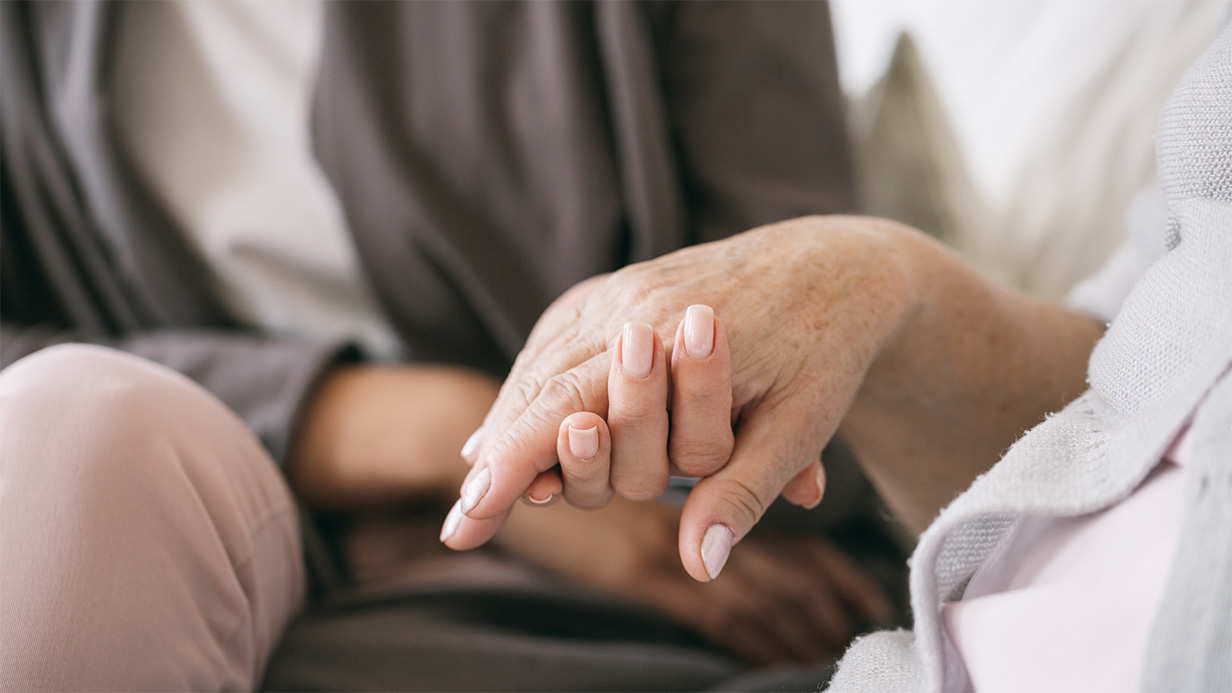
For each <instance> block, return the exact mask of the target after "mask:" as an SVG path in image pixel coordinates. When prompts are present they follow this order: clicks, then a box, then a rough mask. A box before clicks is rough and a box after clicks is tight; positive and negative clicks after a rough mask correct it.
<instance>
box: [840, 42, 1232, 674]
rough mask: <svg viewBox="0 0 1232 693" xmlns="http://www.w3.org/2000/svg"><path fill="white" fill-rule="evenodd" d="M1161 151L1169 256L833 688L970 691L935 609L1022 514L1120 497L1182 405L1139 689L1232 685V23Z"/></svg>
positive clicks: (938, 524) (958, 503) (958, 507)
mask: <svg viewBox="0 0 1232 693" xmlns="http://www.w3.org/2000/svg"><path fill="white" fill-rule="evenodd" d="M1157 151H1158V160H1159V174H1160V179H1161V182H1162V184H1163V188H1164V193H1165V196H1166V197H1167V202H1168V226H1167V228H1166V229H1161V232H1162V233H1161V242H1162V243H1163V244H1164V245H1165V248H1166V249H1167V252H1165V253H1164V254H1163V256H1162V257H1161V258H1160V259H1159V260H1158V261H1157V262H1156V263H1155V264H1154V265H1152V266H1151V268H1150V269H1149V270H1148V271H1147V273H1146V274H1145V275H1144V276H1143V277H1142V279H1141V280H1139V282H1138V283H1137V284H1136V285H1135V287H1134V289H1133V291H1132V292H1131V293H1130V295H1129V296H1128V298H1126V300H1125V302H1124V304H1123V305H1122V306H1121V310H1120V312H1119V313H1118V314H1117V316H1116V318H1115V319H1114V320H1113V321H1112V323H1111V324H1110V326H1109V329H1108V332H1107V334H1106V335H1105V336H1104V338H1103V339H1102V340H1101V341H1100V343H1099V345H1098V346H1097V347H1096V349H1095V351H1094V353H1093V354H1092V355H1091V361H1090V364H1089V368H1088V382H1089V384H1090V387H1091V389H1090V390H1088V391H1087V392H1086V393H1085V394H1083V395H1082V396H1081V397H1079V398H1078V399H1077V400H1076V401H1074V402H1073V403H1071V404H1070V405H1069V406H1067V407H1066V408H1065V409H1064V410H1062V411H1060V412H1058V413H1057V414H1054V415H1052V416H1050V417H1049V418H1048V419H1047V420H1046V421H1045V422H1044V423H1042V424H1040V425H1039V426H1037V427H1035V428H1034V429H1032V430H1031V431H1030V432H1028V433H1027V434H1026V435H1025V436H1024V437H1023V438H1022V439H1021V440H1019V441H1018V442H1017V443H1016V444H1015V445H1014V446H1013V447H1012V448H1010V450H1009V451H1008V452H1007V453H1006V455H1005V457H1004V458H1003V459H1002V460H1001V462H1000V463H998V464H997V465H996V466H995V467H994V468H993V469H992V470H991V471H989V472H988V473H987V474H984V475H983V476H981V477H980V478H979V479H977V480H976V481H975V483H973V484H972V485H971V488H970V489H968V490H967V491H966V492H965V493H964V494H963V495H961V496H960V497H959V498H958V499H956V500H955V501H954V502H953V503H952V504H951V505H950V506H949V507H947V508H946V509H945V510H944V511H943V512H942V513H941V514H940V516H938V517H937V519H936V521H934V522H933V524H932V526H931V527H930V528H929V529H928V530H927V531H926V532H925V533H924V534H923V536H922V537H921V538H920V543H919V546H918V547H917V549H916V551H915V554H914V555H913V556H912V559H911V595H912V608H913V611H914V613H915V628H914V631H895V632H883V633H875V634H873V635H869V636H867V637H864V638H861V639H859V640H857V641H856V642H855V643H853V644H852V646H851V648H850V649H849V650H848V652H847V654H846V656H844V657H843V660H842V662H841V663H840V664H839V668H838V671H837V672H836V674H835V676H834V678H833V680H832V681H831V684H830V689H829V690H831V691H835V692H845V691H932V690H954V689H959V688H965V687H967V686H968V685H969V683H968V678H967V675H966V671H965V669H964V668H963V665H962V662H961V660H960V658H959V657H958V656H957V655H956V654H955V653H954V651H953V649H952V648H950V647H949V646H948V645H947V642H946V639H945V636H944V635H943V633H942V626H941V619H940V610H941V607H942V605H943V604H945V603H946V602H949V601H954V600H958V599H961V598H962V594H963V591H964V589H965V588H966V585H967V582H968V581H969V580H970V579H971V576H972V575H973V574H974V573H975V571H976V570H977V569H978V568H979V567H980V566H981V565H982V563H983V562H984V561H985V560H988V559H989V557H990V556H992V555H995V554H994V552H995V549H996V548H997V547H998V546H999V545H1000V544H1001V543H1002V542H1005V541H1008V540H1010V539H1011V538H1012V536H1013V533H1014V532H1015V530H1016V527H1017V526H1018V524H1019V521H1020V519H1021V518H1022V517H1023V516H1025V515H1034V516H1053V517H1069V516H1075V515H1082V514H1086V513H1091V512H1096V511H1099V510H1102V509H1104V508H1107V507H1109V506H1111V505H1113V504H1115V503H1117V502H1119V501H1121V500H1122V499H1124V498H1125V497H1127V496H1128V495H1129V494H1130V493H1132V492H1133V491H1134V490H1135V488H1136V487H1137V486H1138V485H1139V484H1140V483H1141V482H1142V481H1143V479H1145V478H1146V476H1147V474H1148V473H1149V472H1150V471H1151V469H1152V468H1154V466H1155V465H1156V464H1157V463H1158V462H1159V460H1160V459H1161V458H1162V457H1163V455H1164V452H1165V451H1166V449H1167V448H1168V446H1169V445H1170V443H1171V442H1172V440H1173V438H1174V437H1175V436H1176V435H1177V434H1178V432H1179V431H1180V430H1181V428H1182V426H1183V425H1184V424H1185V422H1186V421H1187V420H1189V419H1190V417H1191V415H1192V417H1193V418H1192V424H1191V429H1190V436H1191V437H1192V440H1193V456H1192V461H1191V462H1189V463H1187V465H1186V472H1185V473H1186V490H1185V494H1186V498H1185V516H1184V519H1183V522H1182V527H1181V535H1180V539H1179V542H1178V547H1177V551H1176V556H1175V559H1174V562H1173V565H1172V568H1171V570H1170V575H1169V579H1168V584H1167V588H1166V591H1165V594H1164V597H1163V600H1162V603H1161V605H1160V607H1159V610H1158V612H1157V613H1156V616H1155V619H1154V623H1153V626H1152V631H1151V637H1150V641H1149V644H1148V648H1147V656H1146V660H1145V662H1144V665H1143V670H1142V687H1143V689H1144V690H1173V691H1179V690H1185V691H1208V690H1232V375H1228V376H1224V374H1225V373H1226V372H1227V371H1228V369H1229V367H1230V366H1232V26H1229V27H1225V29H1224V31H1223V32H1222V34H1221V35H1220V36H1219V38H1218V39H1216V41H1215V43H1214V44H1213V45H1212V46H1211V48H1210V49H1209V50H1208V51H1207V52H1206V54H1205V55H1204V56H1203V57H1202V58H1201V59H1200V60H1199V61H1198V62H1197V64H1195V65H1194V66H1193V67H1192V68H1190V70H1189V72H1188V73H1187V74H1186V76H1185V79H1184V80H1183V81H1182V83H1181V85H1180V86H1179V87H1178V88H1177V90H1176V92H1175V93H1174V94H1173V96H1172V98H1171V100H1170V101H1169V104H1168V106H1167V108H1166V109H1165V111H1164V115H1163V118H1162V120H1161V121H1160V125H1159V132H1158V139H1157ZM1221 376H1223V377H1221ZM1110 569H1115V568H1114V567H1110ZM1113 665H1114V666H1125V665H1133V666H1137V665H1138V663H1115V664H1113Z"/></svg>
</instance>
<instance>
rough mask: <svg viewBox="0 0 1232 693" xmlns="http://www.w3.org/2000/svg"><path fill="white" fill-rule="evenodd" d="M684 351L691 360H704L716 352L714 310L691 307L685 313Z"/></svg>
mask: <svg viewBox="0 0 1232 693" xmlns="http://www.w3.org/2000/svg"><path fill="white" fill-rule="evenodd" d="M684 350H685V353H687V354H688V355H689V357H690V358H695V359H704V358H707V357H709V356H710V353H711V352H713V351H714V310H713V309H711V308H710V306H703V305H700V304H699V305H696V306H689V309H688V310H687V311H685V313H684Z"/></svg>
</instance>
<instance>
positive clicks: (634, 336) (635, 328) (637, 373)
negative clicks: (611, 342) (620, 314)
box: [620, 322, 654, 378]
mask: <svg viewBox="0 0 1232 693" xmlns="http://www.w3.org/2000/svg"><path fill="white" fill-rule="evenodd" d="M653 364H654V329H653V328H651V327H650V325H647V324H646V323H644V322H627V323H625V330H624V334H623V335H621V337H620V367H621V369H623V370H624V372H625V375H627V376H629V377H630V378H645V377H646V376H648V375H650V368H651V366H652V365H653Z"/></svg>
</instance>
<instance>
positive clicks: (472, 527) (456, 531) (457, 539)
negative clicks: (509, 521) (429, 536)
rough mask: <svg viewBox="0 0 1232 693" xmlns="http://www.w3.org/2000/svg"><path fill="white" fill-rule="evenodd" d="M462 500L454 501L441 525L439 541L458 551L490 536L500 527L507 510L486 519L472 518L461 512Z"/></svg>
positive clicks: (507, 513) (482, 541)
mask: <svg viewBox="0 0 1232 693" xmlns="http://www.w3.org/2000/svg"><path fill="white" fill-rule="evenodd" d="M461 505H462V500H461V499H458V500H457V501H456V502H454V504H453V507H452V508H450V509H449V514H448V515H446V516H445V522H444V524H442V525H441V542H443V543H444V544H445V545H446V546H448V547H449V548H451V549H455V550H458V551H461V550H464V549H469V548H473V547H475V546H479V545H480V544H483V543H484V542H486V541H488V540H489V539H491V538H492V536H493V535H495V534H496V531H497V530H498V529H500V526H501V524H502V523H503V522H504V521H505V518H506V517H508V516H509V511H508V510H506V511H505V512H504V513H501V514H500V515H497V516H495V517H490V518H488V519H486V520H473V519H471V518H469V517H467V516H466V515H464V514H462V507H461Z"/></svg>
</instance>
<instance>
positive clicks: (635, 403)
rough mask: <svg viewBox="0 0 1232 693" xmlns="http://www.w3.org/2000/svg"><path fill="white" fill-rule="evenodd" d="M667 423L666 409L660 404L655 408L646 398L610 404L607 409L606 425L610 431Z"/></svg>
mask: <svg viewBox="0 0 1232 693" xmlns="http://www.w3.org/2000/svg"><path fill="white" fill-rule="evenodd" d="M666 423H667V407H665V406H664V405H663V403H662V402H659V404H658V405H657V406H656V405H655V404H654V403H653V402H651V401H650V400H649V399H648V398H637V400H628V399H625V400H621V401H619V402H616V401H614V402H612V404H611V405H610V407H609V413H608V425H609V426H610V427H611V428H612V429H619V428H621V427H625V426H633V427H638V428H643V427H647V426H658V425H663V424H666Z"/></svg>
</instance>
